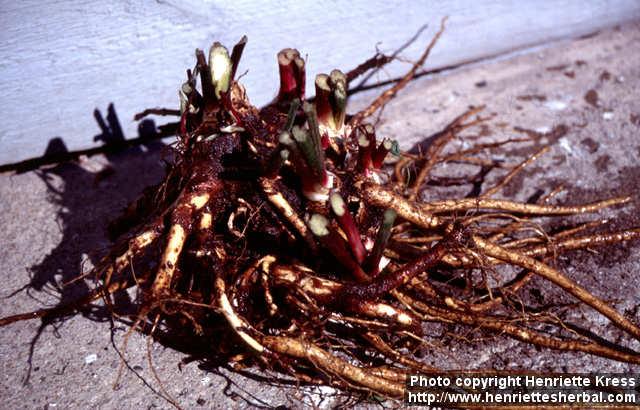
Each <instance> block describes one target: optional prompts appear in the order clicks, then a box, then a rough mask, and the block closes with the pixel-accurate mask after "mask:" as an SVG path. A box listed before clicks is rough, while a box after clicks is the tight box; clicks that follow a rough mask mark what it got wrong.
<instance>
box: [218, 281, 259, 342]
mask: <svg viewBox="0 0 640 410" xmlns="http://www.w3.org/2000/svg"><path fill="white" fill-rule="evenodd" d="M214 285H215V289H216V298H217V301H218V307H219V308H220V313H222V315H223V316H224V317H225V319H227V322H229V325H230V326H231V328H232V329H233V331H234V332H236V334H237V335H238V336H239V337H240V339H242V340H243V341H244V342H245V343H246V344H247V346H249V347H250V348H251V349H253V350H254V351H256V352H258V353H262V352H263V351H264V347H263V346H262V345H261V344H260V342H258V341H257V340H256V339H255V338H254V337H253V336H251V335H249V333H247V330H249V329H252V327H251V326H250V325H249V324H248V323H247V322H246V321H245V320H244V319H242V318H241V317H240V316H238V314H237V313H236V312H235V311H234V310H233V307H232V306H231V302H229V298H228V297H227V293H226V285H225V283H224V281H223V280H222V279H221V278H220V277H217V278H216V279H215V282H214Z"/></svg>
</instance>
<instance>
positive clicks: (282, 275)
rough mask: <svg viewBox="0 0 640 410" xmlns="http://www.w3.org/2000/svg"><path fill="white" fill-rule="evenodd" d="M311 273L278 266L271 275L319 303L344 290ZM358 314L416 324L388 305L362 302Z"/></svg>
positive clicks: (280, 282)
mask: <svg viewBox="0 0 640 410" xmlns="http://www.w3.org/2000/svg"><path fill="white" fill-rule="evenodd" d="M311 272H312V271H311V270H310V269H308V268H306V267H303V266H300V265H295V266H282V265H278V266H274V267H273V269H271V270H270V275H271V277H272V279H273V281H274V284H276V285H280V286H283V285H284V286H286V287H287V288H289V289H291V288H295V289H298V290H299V291H301V292H302V293H304V294H305V295H307V296H310V297H312V298H313V299H316V300H318V301H326V300H330V299H331V298H332V297H334V296H335V295H337V294H339V293H340V292H341V291H342V290H343V288H344V285H343V284H341V283H339V282H335V281H332V280H330V279H325V278H321V277H319V276H315V275H312V274H311ZM358 313H361V314H363V315H365V316H368V317H370V318H374V319H379V320H383V321H385V322H386V323H393V324H396V325H398V326H402V327H411V326H415V324H416V321H415V319H414V318H413V317H412V316H411V315H410V314H408V313H406V312H404V311H402V310H401V309H398V308H395V307H393V306H391V305H389V304H387V303H381V302H371V301H362V303H359V304H358Z"/></svg>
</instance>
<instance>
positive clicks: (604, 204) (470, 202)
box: [417, 196, 631, 215]
mask: <svg viewBox="0 0 640 410" xmlns="http://www.w3.org/2000/svg"><path fill="white" fill-rule="evenodd" d="M630 200H631V197H629V196H623V197H617V198H611V199H606V200H604V201H598V202H593V203H590V204H585V205H577V206H558V205H536V204H525V203H520V202H514V201H509V200H506V199H488V198H460V199H448V200H445V201H436V202H427V203H422V204H420V205H418V206H417V208H418V211H419V212H427V213H429V214H432V213H436V214H438V213H446V212H455V211H468V210H474V209H476V210H481V209H483V210H499V211H506V212H513V213H516V214H525V215H573V214H583V213H590V212H596V211H599V210H601V209H604V208H608V207H612V206H615V205H622V204H626V203H627V202H629V201H630Z"/></svg>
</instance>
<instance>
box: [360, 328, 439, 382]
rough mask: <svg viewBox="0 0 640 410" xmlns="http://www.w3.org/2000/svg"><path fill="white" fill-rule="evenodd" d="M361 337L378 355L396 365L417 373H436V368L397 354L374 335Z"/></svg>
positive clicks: (366, 334)
mask: <svg viewBox="0 0 640 410" xmlns="http://www.w3.org/2000/svg"><path fill="white" fill-rule="evenodd" d="M363 337H364V338H365V339H366V340H367V341H368V342H369V343H370V344H371V346H373V347H374V348H376V349H377V350H378V351H379V352H380V353H382V354H384V355H385V356H386V357H388V358H389V359H391V360H393V361H395V362H396V363H399V364H402V365H405V366H407V367H409V368H411V369H413V370H414V371H419V372H435V371H438V368H437V367H432V366H428V365H426V364H424V363H420V362H418V361H415V360H413V359H411V358H409V357H407V356H406V355H403V354H402V353H400V352H398V351H397V350H395V349H394V348H392V347H391V346H389V345H388V344H387V343H385V341H384V340H382V338H381V337H380V336H378V335H377V334H375V333H371V332H367V333H365V334H364V335H363Z"/></svg>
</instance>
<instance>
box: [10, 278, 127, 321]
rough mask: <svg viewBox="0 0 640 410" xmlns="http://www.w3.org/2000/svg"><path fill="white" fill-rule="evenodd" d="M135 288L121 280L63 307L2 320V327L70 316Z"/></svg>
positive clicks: (39, 310)
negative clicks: (130, 288) (109, 297)
mask: <svg viewBox="0 0 640 410" xmlns="http://www.w3.org/2000/svg"><path fill="white" fill-rule="evenodd" d="M131 286H133V283H132V282H131V281H129V280H120V281H117V282H112V283H110V284H109V286H106V287H105V286H100V287H98V288H96V289H93V290H92V291H91V292H89V294H87V295H86V296H83V297H81V298H79V299H77V300H74V301H72V302H70V303H67V304H65V305H61V306H54V307H51V308H47V309H38V310H34V311H33V312H27V313H19V314H17V315H12V316H6V317H3V318H0V327H3V326H7V325H10V324H12V323H16V322H21V321H23V320H31V319H41V318H57V317H61V316H64V315H68V314H70V313H72V312H73V311H75V310H78V309H80V308H82V307H85V306H87V305H89V304H90V303H91V302H94V301H96V300H98V299H100V298H101V297H104V296H105V295H106V294H108V295H110V294H113V293H115V292H118V291H120V290H123V289H128V288H129V287H131Z"/></svg>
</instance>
